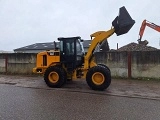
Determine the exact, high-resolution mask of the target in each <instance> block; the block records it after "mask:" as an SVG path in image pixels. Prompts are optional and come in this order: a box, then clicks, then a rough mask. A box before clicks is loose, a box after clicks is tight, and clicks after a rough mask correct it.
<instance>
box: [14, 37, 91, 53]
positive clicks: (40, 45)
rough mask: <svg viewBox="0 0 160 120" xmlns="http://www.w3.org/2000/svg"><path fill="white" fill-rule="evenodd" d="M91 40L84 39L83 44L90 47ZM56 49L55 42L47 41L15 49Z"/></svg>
mask: <svg viewBox="0 0 160 120" xmlns="http://www.w3.org/2000/svg"><path fill="white" fill-rule="evenodd" d="M90 43H91V40H84V41H83V46H84V48H87V47H89V44H90ZM56 44H57V47H59V42H56ZM52 49H54V42H46V43H35V44H32V45H28V46H24V47H21V48H17V49H14V51H24V50H52Z"/></svg>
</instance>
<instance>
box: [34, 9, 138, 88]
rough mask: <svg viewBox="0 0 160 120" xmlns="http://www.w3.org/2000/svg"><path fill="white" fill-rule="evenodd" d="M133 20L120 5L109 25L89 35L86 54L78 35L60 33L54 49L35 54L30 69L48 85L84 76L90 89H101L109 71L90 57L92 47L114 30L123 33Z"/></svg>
mask: <svg viewBox="0 0 160 120" xmlns="http://www.w3.org/2000/svg"><path fill="white" fill-rule="evenodd" d="M134 23H135V21H134V20H133V19H132V18H131V16H130V15H129V13H128V11H127V10H126V8H125V7H124V6H123V7H121V8H120V9H119V15H118V16H117V17H116V18H115V19H114V20H113V22H112V27H111V29H109V30H108V31H98V32H95V33H93V34H91V35H90V36H91V45H90V46H89V49H88V52H87V53H86V54H84V51H83V44H82V41H83V40H82V39H81V37H79V36H76V37H66V38H64V37H60V38H58V41H59V43H60V44H59V48H57V47H56V46H55V48H56V49H54V50H50V51H44V52H40V53H38V54H37V60H36V67H35V68H33V72H34V73H40V74H43V76H44V81H45V83H46V84H47V85H48V86H49V87H52V88H59V87H62V86H63V85H64V84H65V83H66V81H67V80H68V79H78V78H83V79H84V78H85V79H86V82H87V84H88V86H89V87H90V88H91V89H93V90H105V89H106V88H108V87H109V85H110V84H111V71H110V69H109V68H108V67H107V66H106V65H104V64H97V63H96V62H95V61H94V50H95V48H96V46H97V45H98V44H100V43H102V42H103V41H104V40H106V39H107V38H109V37H110V36H111V35H113V34H114V33H116V34H117V36H119V35H122V34H125V33H127V32H128V31H129V30H130V29H131V27H132V26H133V25H134Z"/></svg>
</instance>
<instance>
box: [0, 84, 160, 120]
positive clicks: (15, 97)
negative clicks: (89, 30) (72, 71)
mask: <svg viewBox="0 0 160 120" xmlns="http://www.w3.org/2000/svg"><path fill="white" fill-rule="evenodd" d="M0 96H1V97H0V120H107V119H108V120H159V119H160V114H159V111H160V101H159V100H151V99H144V98H143V99H142V98H129V97H120V96H112V95H106V94H98V93H96V94H93V93H85V92H78V91H66V90H61V89H44V88H38V89H37V88H25V87H22V86H19V87H18V86H14V85H6V84H0Z"/></svg>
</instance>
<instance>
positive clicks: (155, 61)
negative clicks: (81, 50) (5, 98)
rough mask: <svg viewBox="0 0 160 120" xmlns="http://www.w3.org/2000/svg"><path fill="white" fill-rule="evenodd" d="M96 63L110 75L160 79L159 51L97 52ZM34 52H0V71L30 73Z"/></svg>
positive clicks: (34, 60) (33, 61)
mask: <svg viewBox="0 0 160 120" xmlns="http://www.w3.org/2000/svg"><path fill="white" fill-rule="evenodd" d="M95 60H96V61H97V63H103V64H106V65H107V66H108V67H109V68H110V70H111V74H112V77H125V78H127V77H133V78H139V77H149V78H158V79H160V74H159V70H160V51H150V52H140V51H139V52H97V53H95ZM35 66H36V53H10V54H5V53H1V54H0V73H8V74H32V68H33V67H35Z"/></svg>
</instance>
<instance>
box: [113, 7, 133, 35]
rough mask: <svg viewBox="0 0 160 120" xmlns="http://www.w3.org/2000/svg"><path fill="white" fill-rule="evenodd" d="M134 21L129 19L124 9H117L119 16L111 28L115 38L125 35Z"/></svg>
mask: <svg viewBox="0 0 160 120" xmlns="http://www.w3.org/2000/svg"><path fill="white" fill-rule="evenodd" d="M134 23H135V20H133V19H132V18H131V16H130V15H129V13H128V11H127V10H126V8H125V7H124V6H123V7H121V8H120V9H119V16H117V17H116V18H115V19H114V20H113V22H112V26H113V27H114V29H115V33H116V34H117V36H119V35H122V34H126V33H127V32H128V31H129V30H130V29H131V28H132V26H133V25H134Z"/></svg>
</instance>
